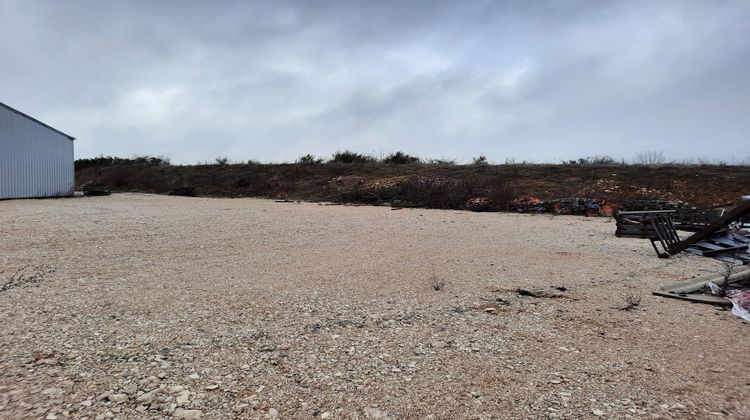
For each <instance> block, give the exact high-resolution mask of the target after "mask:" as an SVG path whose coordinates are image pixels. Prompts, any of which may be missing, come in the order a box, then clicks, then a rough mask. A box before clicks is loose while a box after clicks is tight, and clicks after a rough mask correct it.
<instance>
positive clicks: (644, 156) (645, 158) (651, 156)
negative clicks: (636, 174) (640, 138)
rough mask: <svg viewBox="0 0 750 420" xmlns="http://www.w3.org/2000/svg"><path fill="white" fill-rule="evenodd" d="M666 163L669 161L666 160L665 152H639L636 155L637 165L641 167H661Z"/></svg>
mask: <svg viewBox="0 0 750 420" xmlns="http://www.w3.org/2000/svg"><path fill="white" fill-rule="evenodd" d="M666 161H667V160H666V159H665V158H664V152H655V151H647V152H638V154H637V155H635V163H638V164H641V165H660V164H663V163H664V162H666Z"/></svg>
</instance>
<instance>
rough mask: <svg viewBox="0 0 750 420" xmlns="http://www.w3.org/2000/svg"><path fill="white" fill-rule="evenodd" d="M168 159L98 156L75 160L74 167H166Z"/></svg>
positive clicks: (160, 157)
mask: <svg viewBox="0 0 750 420" xmlns="http://www.w3.org/2000/svg"><path fill="white" fill-rule="evenodd" d="M169 164H170V162H169V158H168V157H165V156H158V157H157V156H148V155H144V156H133V157H132V158H120V157H113V156H104V155H100V156H97V157H95V158H82V159H76V161H75V163H74V167H75V169H76V170H79V169H84V168H91V167H106V166H162V165H164V166H168V165H169Z"/></svg>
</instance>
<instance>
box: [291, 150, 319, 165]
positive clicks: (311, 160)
mask: <svg viewBox="0 0 750 420" xmlns="http://www.w3.org/2000/svg"><path fill="white" fill-rule="evenodd" d="M297 163H298V164H300V165H317V164H319V163H323V159H319V158H316V157H315V155H311V154H309V153H308V154H306V155H304V156H300V157H299V158H297Z"/></svg>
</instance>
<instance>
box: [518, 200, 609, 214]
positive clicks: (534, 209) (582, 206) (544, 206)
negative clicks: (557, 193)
mask: <svg viewBox="0 0 750 420" xmlns="http://www.w3.org/2000/svg"><path fill="white" fill-rule="evenodd" d="M510 210H515V211H518V212H521V213H557V214H573V215H581V216H612V215H613V214H614V213H615V211H616V210H617V204H615V203H612V202H609V201H606V200H600V199H593V198H558V199H554V200H548V201H544V200H542V199H540V198H537V197H520V198H517V199H515V200H513V202H511V204H510Z"/></svg>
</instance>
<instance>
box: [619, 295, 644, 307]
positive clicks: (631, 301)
mask: <svg viewBox="0 0 750 420" xmlns="http://www.w3.org/2000/svg"><path fill="white" fill-rule="evenodd" d="M621 298H622V300H623V301H624V302H625V306H623V307H622V308H620V309H622V310H623V311H632V310H633V309H635V308H637V307H638V306H639V305H640V304H641V297H640V296H639V295H637V294H635V293H632V292H630V293H626V294H624V295H622V296H621Z"/></svg>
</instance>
